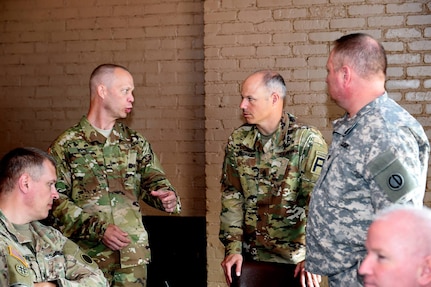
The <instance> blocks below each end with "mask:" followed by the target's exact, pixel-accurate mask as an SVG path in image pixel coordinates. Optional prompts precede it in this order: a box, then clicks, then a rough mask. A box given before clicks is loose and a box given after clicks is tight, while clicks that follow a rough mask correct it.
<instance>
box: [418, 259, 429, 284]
mask: <svg viewBox="0 0 431 287" xmlns="http://www.w3.org/2000/svg"><path fill="white" fill-rule="evenodd" d="M418 283H419V285H420V286H429V285H430V284H431V255H428V256H427V257H425V259H424V261H423V263H422V266H421V269H420V270H419V274H418Z"/></svg>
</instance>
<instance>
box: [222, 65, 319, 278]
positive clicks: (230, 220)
mask: <svg viewBox="0 0 431 287" xmlns="http://www.w3.org/2000/svg"><path fill="white" fill-rule="evenodd" d="M241 96H242V101H241V105H240V108H241V109H242V111H243V116H244V118H245V119H246V121H247V124H245V125H243V126H241V127H240V128H238V129H237V130H235V131H234V132H233V133H232V135H231V136H230V138H229V142H228V144H227V147H226V153H225V159H224V165H223V174H222V180H221V183H222V198H221V202H222V210H221V215H220V220H221V225H220V240H221V241H222V243H223V244H224V245H225V249H226V257H225V259H224V260H223V262H222V267H223V269H224V272H225V276H226V281H227V283H228V284H230V283H231V282H232V274H231V268H232V267H233V266H235V267H234V268H235V272H236V273H237V275H240V272H241V266H242V262H243V260H253V261H266V262H277V263H283V264H295V265H297V266H296V270H295V274H296V275H297V274H298V273H300V274H301V281H302V282H303V285H304V286H305V285H306V283H305V281H308V284H309V286H319V282H320V276H315V275H313V274H306V273H305V272H304V269H303V265H304V262H303V261H304V258H305V244H304V243H305V242H304V239H305V230H304V229H305V225H306V214H307V211H308V210H307V209H308V207H307V206H308V201H309V196H310V193H311V191H312V189H313V187H314V184H315V182H316V180H317V178H318V176H319V174H320V169H321V166H322V165H323V162H324V160H325V158H326V153H327V145H326V142H325V140H324V139H323V136H322V135H321V133H320V132H319V131H318V130H317V129H315V128H313V127H309V126H304V125H300V124H299V123H298V122H297V121H296V118H295V117H294V116H293V115H291V114H289V113H286V112H283V107H284V99H285V97H286V86H285V83H284V80H283V78H282V77H281V75H280V74H278V73H276V72H273V71H258V72H256V73H254V74H252V75H250V76H249V77H248V78H247V79H246V80H245V81H244V83H243V86H242V91H241Z"/></svg>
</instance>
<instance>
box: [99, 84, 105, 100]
mask: <svg viewBox="0 0 431 287" xmlns="http://www.w3.org/2000/svg"><path fill="white" fill-rule="evenodd" d="M97 95H98V96H99V97H101V98H102V99H105V96H106V87H105V86H104V85H98V86H97Z"/></svg>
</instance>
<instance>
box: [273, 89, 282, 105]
mask: <svg viewBox="0 0 431 287" xmlns="http://www.w3.org/2000/svg"><path fill="white" fill-rule="evenodd" d="M280 100H281V99H280V95H279V94H278V93H277V92H273V93H272V94H271V101H272V104H273V105H274V104H276V103H277V102H278V101H280Z"/></svg>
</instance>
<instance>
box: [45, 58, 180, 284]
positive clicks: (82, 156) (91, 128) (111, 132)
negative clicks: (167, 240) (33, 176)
mask: <svg viewBox="0 0 431 287" xmlns="http://www.w3.org/2000/svg"><path fill="white" fill-rule="evenodd" d="M133 90H134V82H133V77H132V75H131V74H130V73H129V71H128V70H127V69H126V68H125V67H122V66H118V65H113V64H103V65H100V66H98V67H97V68H96V69H95V70H94V71H93V73H92V75H91V77H90V109H89V111H88V113H87V116H84V117H82V119H81V121H80V122H79V123H78V124H76V125H75V126H73V127H71V128H69V129H68V130H66V131H65V132H64V133H63V134H61V135H60V136H59V137H58V138H57V139H56V140H55V141H54V143H53V144H52V145H51V147H50V149H49V152H50V153H51V154H52V155H53V157H54V158H55V159H56V160H57V175H58V183H57V188H58V191H59V193H60V199H59V200H58V204H56V205H55V207H54V208H53V215H54V217H55V222H54V226H56V227H57V228H59V229H60V230H61V231H62V232H63V233H64V234H65V235H66V236H67V237H69V238H71V239H72V240H74V241H75V242H76V243H77V244H78V245H79V246H81V248H82V249H84V250H85V251H86V252H87V253H88V254H89V255H90V256H92V257H93V259H95V260H96V262H97V264H99V266H100V268H101V269H102V271H103V272H104V274H105V276H106V277H107V278H108V279H109V282H110V284H111V286H127V287H132V286H140V287H141V286H146V278H147V268H146V266H147V264H148V263H149V261H150V255H151V254H150V249H149V244H148V234H147V231H146V230H145V227H144V225H143V222H142V213H141V209H140V204H139V202H140V201H141V200H143V201H144V202H146V203H147V204H149V205H150V206H153V207H155V208H157V209H160V210H162V211H166V212H169V213H171V212H174V213H179V212H180V208H181V206H180V200H179V197H177V194H176V192H175V189H174V188H173V186H172V185H171V183H170V182H169V180H168V179H167V178H166V175H165V173H164V171H163V169H162V166H161V164H160V162H159V160H158V158H157V156H156V154H155V153H154V152H153V150H152V148H151V145H150V143H149V142H148V141H147V140H146V139H145V138H144V137H143V136H142V135H141V134H139V133H138V132H136V131H134V130H132V129H130V128H128V127H127V126H125V125H124V124H122V123H120V122H117V119H122V118H126V117H127V115H128V114H129V113H130V112H131V111H132V108H133V102H134V95H133ZM161 228H166V227H164V226H163V227H161Z"/></svg>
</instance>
